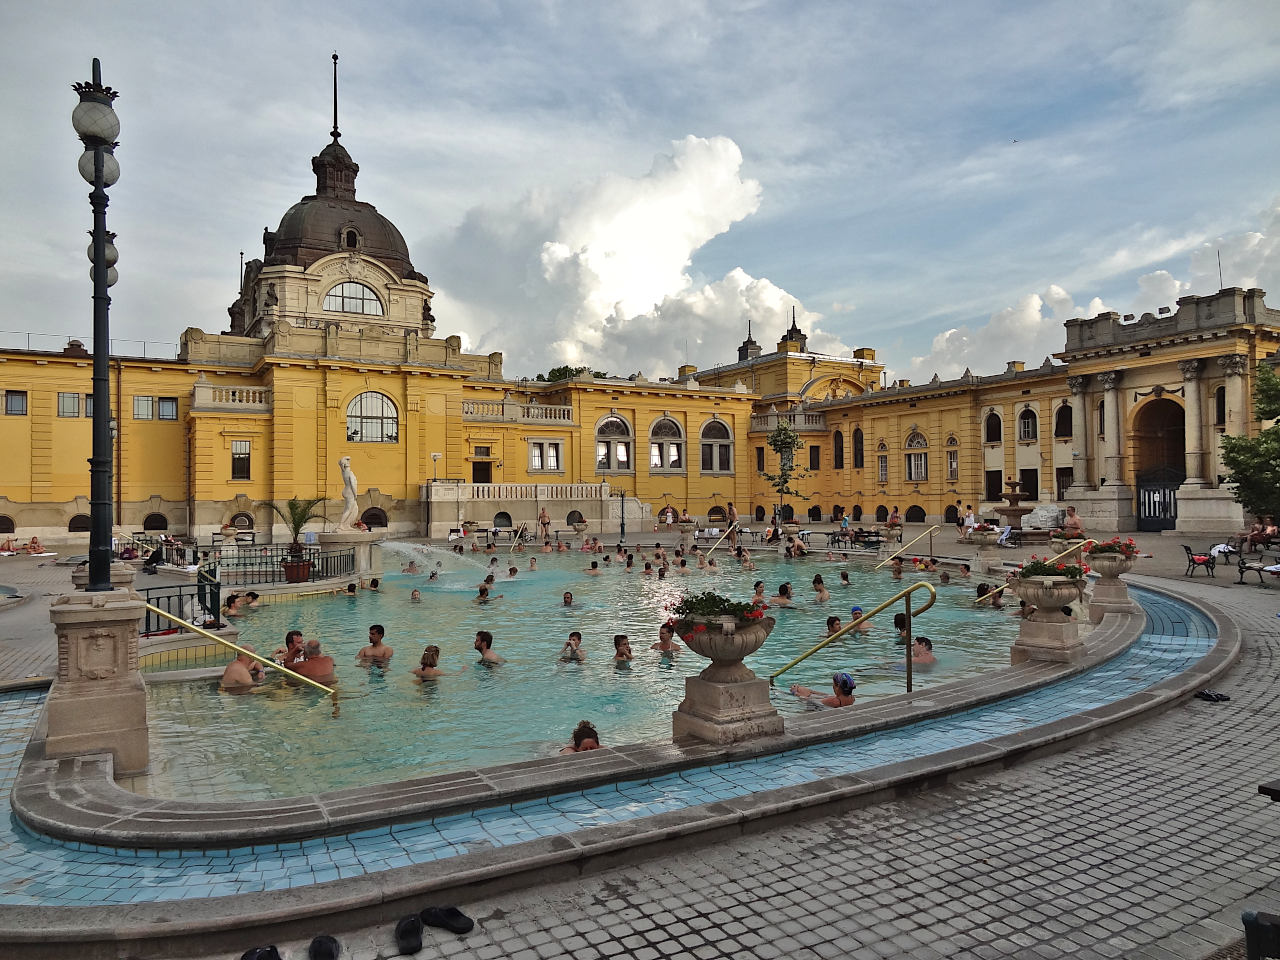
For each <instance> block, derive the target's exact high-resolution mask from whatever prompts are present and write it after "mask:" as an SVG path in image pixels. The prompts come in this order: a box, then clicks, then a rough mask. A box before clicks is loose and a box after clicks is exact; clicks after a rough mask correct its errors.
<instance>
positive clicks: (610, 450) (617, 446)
mask: <svg viewBox="0 0 1280 960" xmlns="http://www.w3.org/2000/svg"><path fill="white" fill-rule="evenodd" d="M634 469H635V467H633V466H632V464H631V427H630V426H628V425H627V421H625V420H623V419H622V418H621V417H605V418H604V419H603V420H601V421H600V423H599V424H598V425H597V426H596V473H606V472H610V471H622V472H625V473H630V472H631V471H632V470H634Z"/></svg>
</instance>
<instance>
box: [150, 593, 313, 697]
mask: <svg viewBox="0 0 1280 960" xmlns="http://www.w3.org/2000/svg"><path fill="white" fill-rule="evenodd" d="M143 606H144V607H146V608H147V609H148V610H150V611H151V612H152V613H154V614H155V615H156V616H158V617H164V618H165V619H166V620H169V621H171V622H172V623H178V624H181V625H182V626H183V627H184V628H185V629H187V630H190V631H191V632H192V633H198V634H199V635H200V636H202V637H205V638H206V639H209V640H213V641H214V642H216V643H220V644H222V645H223V646H224V647H230V648H231V649H232V650H234V651H235V652H236V653H242V654H244V655H245V656H246V657H252V658H253V659H254V660H257V661H258V662H259V663H260V664H262V665H263V666H264V667H271V668H272V669H273V670H279V671H280V672H281V673H283V674H285V675H287V676H290V677H293V678H294V679H295V680H301V681H302V682H303V683H306V684H310V685H311V686H313V687H315V688H316V689H317V690H323V691H324V692H325V693H327V694H329V695H330V696H333V695H334V693H335V691H334V689H333V688H332V687H326V686H325V685H324V684H323V683H317V682H316V681H315V680H312V679H311V678H310V677H304V676H303V675H302V674H300V673H295V672H294V671H292V670H290V669H289V668H288V667H282V666H280V664H278V663H276V662H275V661H274V660H271V659H269V658H268V657H264V656H262V655H261V654H258V653H254V652H253V651H252V650H246V649H245V648H244V647H242V646H240V644H238V643H232V642H231V641H230V640H228V639H226V638H225V637H220V636H218V635H217V634H216V633H211V632H210V631H208V630H206V629H204V628H203V627H197V626H196V625H195V624H194V623H189V622H188V621H186V620H183V619H182V618H181V617H178V616H174V615H173V614H172V613H170V612H169V611H167V610H161V609H160V608H159V607H156V606H152V605H151V604H149V603H144V604H143Z"/></svg>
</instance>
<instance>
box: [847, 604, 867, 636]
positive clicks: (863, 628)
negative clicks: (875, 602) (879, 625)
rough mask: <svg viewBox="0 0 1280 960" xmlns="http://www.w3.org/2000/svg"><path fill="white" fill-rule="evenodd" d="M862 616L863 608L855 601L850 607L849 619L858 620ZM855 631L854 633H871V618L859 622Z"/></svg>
mask: <svg viewBox="0 0 1280 960" xmlns="http://www.w3.org/2000/svg"><path fill="white" fill-rule="evenodd" d="M860 616H862V608H861V607H860V606H858V605H857V604H856V603H855V604H854V605H853V606H852V607H850V608H849V620H850V621H851V622H852V621H854V620H857V619H858V618H859V617H860ZM853 632H854V633H870V632H871V621H869V620H864V621H862V623H860V624H858V625H857V626H856V627H854V628H853Z"/></svg>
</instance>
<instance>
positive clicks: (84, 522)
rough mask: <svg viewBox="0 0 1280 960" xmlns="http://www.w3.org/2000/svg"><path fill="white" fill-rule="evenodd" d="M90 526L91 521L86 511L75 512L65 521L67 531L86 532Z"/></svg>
mask: <svg viewBox="0 0 1280 960" xmlns="http://www.w3.org/2000/svg"><path fill="white" fill-rule="evenodd" d="M91 526H92V521H90V519H89V515H88V514H87V513H77V514H76V515H75V516H74V517H72V518H71V520H70V522H68V523H67V533H88V532H89V528H90V527H91Z"/></svg>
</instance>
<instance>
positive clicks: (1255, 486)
mask: <svg viewBox="0 0 1280 960" xmlns="http://www.w3.org/2000/svg"><path fill="white" fill-rule="evenodd" d="M1253 401H1254V415H1255V417H1256V418H1257V419H1258V420H1260V421H1262V422H1264V423H1265V422H1267V421H1270V422H1271V425H1270V426H1268V427H1263V429H1262V430H1261V432H1260V433H1259V434H1258V436H1256V437H1230V436H1227V435H1225V434H1224V435H1223V437H1222V462H1223V464H1225V465H1226V468H1227V469H1228V470H1229V471H1231V473H1230V475H1229V476H1228V477H1227V480H1228V481H1230V482H1231V483H1234V484H1235V485H1236V491H1235V496H1236V500H1237V502H1239V503H1240V504H1242V505H1243V506H1244V508H1245V509H1246V510H1247V511H1249V512H1250V513H1254V514H1258V515H1260V516H1267V515H1271V516H1273V517H1274V516H1280V424H1278V423H1276V418H1277V417H1280V377H1277V376H1276V374H1275V371H1273V370H1272V369H1271V365H1270V364H1268V363H1260V364H1258V379H1257V382H1256V384H1255V386H1254V391H1253Z"/></svg>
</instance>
